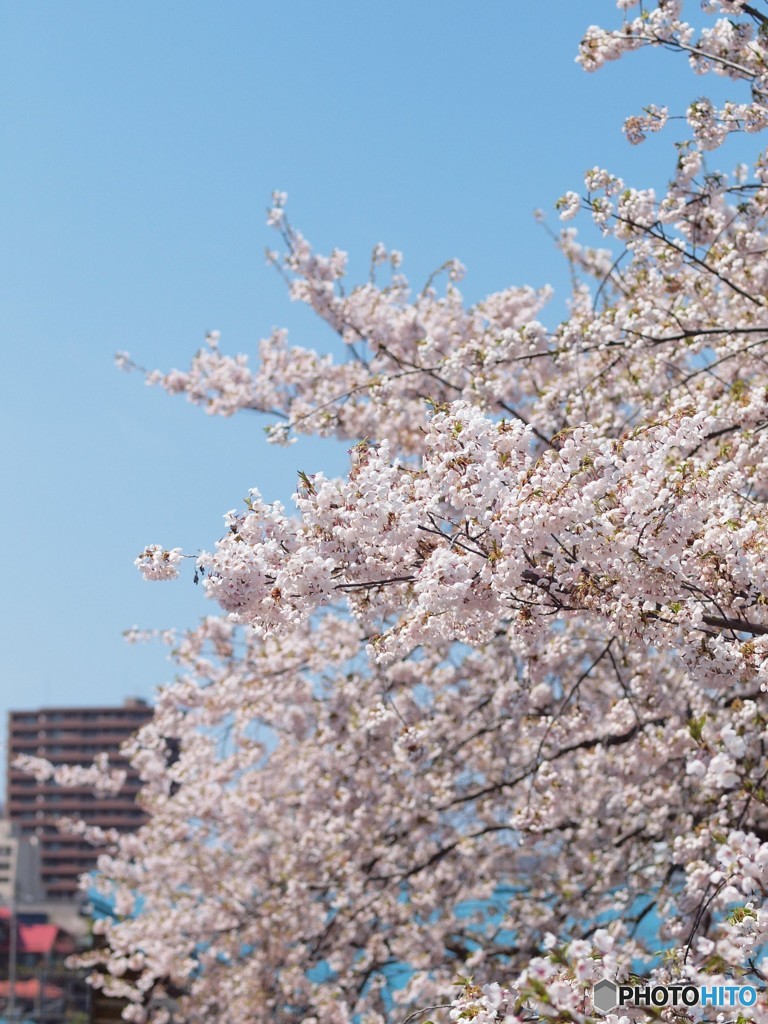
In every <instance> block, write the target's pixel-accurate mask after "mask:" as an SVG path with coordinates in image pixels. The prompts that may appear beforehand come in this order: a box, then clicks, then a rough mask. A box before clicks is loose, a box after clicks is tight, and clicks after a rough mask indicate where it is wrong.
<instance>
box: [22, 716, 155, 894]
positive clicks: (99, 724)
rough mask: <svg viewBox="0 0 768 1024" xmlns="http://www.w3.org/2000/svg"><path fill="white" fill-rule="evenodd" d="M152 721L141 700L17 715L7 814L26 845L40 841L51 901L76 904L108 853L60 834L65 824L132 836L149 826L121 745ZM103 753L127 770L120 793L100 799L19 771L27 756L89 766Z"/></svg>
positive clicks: (44, 878)
mask: <svg viewBox="0 0 768 1024" xmlns="http://www.w3.org/2000/svg"><path fill="white" fill-rule="evenodd" d="M151 717H152V708H151V707H150V706H149V705H148V704H147V703H146V702H145V701H142V700H136V699H131V700H126V701H125V702H124V703H123V704H122V705H120V706H118V707H89V708H71V707H70V708H68V707H56V708H40V709H38V710H36V711H12V712H11V713H10V715H9V720H8V775H7V780H8V781H7V786H8V790H7V802H6V813H7V816H8V818H9V819H10V821H11V822H12V823H13V824H14V825H15V826H16V827H17V829H18V832H19V833H20V835H21V836H22V837H23V838H28V839H31V838H33V837H34V838H36V845H37V846H38V848H39V851H40V872H41V877H42V886H43V890H44V895H45V899H47V900H72V899H74V898H75V897H76V896H77V892H78V885H77V882H78V877H79V875H80V874H81V873H82V872H84V871H89V870H90V869H91V868H93V867H94V865H95V862H96V858H97V856H98V855H99V853H100V852H101V851H99V850H98V849H96V848H94V847H93V846H91V845H90V844H89V843H87V842H85V841H84V840H83V839H81V838H79V837H77V836H69V835H65V834H62V833H61V832H59V830H58V829H57V827H56V820H57V818H58V817H60V816H66V817H71V818H78V819H82V820H84V821H85V822H86V823H87V824H89V825H98V826H100V827H101V828H115V829H117V830H119V831H121V832H127V831H132V830H133V829H135V828H137V827H138V826H139V825H140V824H141V823H142V821H143V820H144V818H143V814H142V811H141V809H140V808H139V807H138V806H137V805H136V802H135V800H136V794H137V793H138V790H139V780H138V777H137V776H136V773H135V772H132V771H131V770H130V768H129V766H128V764H127V762H126V761H125V760H124V759H123V758H121V757H120V746H121V744H122V743H123V742H124V741H125V740H126V739H128V737H129V736H131V734H132V733H134V732H135V731H136V730H137V729H138V728H139V726H141V725H143V724H144V722H146V721H148V719H150V718H151ZM102 751H105V752H106V753H108V754H109V758H110V762H111V763H112V764H114V765H115V766H116V767H120V768H125V769H127V770H128V778H127V779H126V782H125V785H124V786H123V788H122V790H121V791H120V792H119V793H116V794H103V793H94V791H93V790H92V789H91V788H88V787H82V788H76V789H64V788H62V787H61V786H57V785H56V784H55V783H54V782H53V781H52V780H49V781H45V782H38V781H37V780H36V779H34V778H33V777H31V776H29V775H26V774H24V773H23V772H21V771H20V770H19V769H17V768H14V767H13V761H14V759H15V758H16V757H18V756H19V755H20V754H29V755H32V756H36V757H43V758H46V759H47V760H48V761H50V762H51V763H53V764H55V765H61V764H66V765H88V764H90V763H91V762H92V760H93V758H94V756H95V755H96V754H98V753H101V752H102Z"/></svg>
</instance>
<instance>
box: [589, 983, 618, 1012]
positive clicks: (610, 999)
mask: <svg viewBox="0 0 768 1024" xmlns="http://www.w3.org/2000/svg"><path fill="white" fill-rule="evenodd" d="M618 1001H619V1000H618V989H617V988H616V985H615V984H614V983H613V982H612V981H609V980H608V979H607V978H603V980H602V981H598V983H597V984H596V985H595V986H594V987H593V989H592V1002H593V1003H594V1006H595V1009H596V1010H602V1011H603V1013H607V1012H608V1011H609V1010H612V1009H613V1008H614V1006H616V1004H617V1003H618Z"/></svg>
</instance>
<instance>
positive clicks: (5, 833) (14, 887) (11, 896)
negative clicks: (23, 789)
mask: <svg viewBox="0 0 768 1024" xmlns="http://www.w3.org/2000/svg"><path fill="white" fill-rule="evenodd" d="M40 869H41V864H40V843H39V842H38V839H37V836H29V837H28V838H24V837H23V836H22V834H21V829H20V828H19V826H18V825H15V824H14V823H13V822H11V821H8V819H7V818H0V903H2V904H4V905H6V906H10V904H11V903H12V902H13V901H14V900H15V901H16V903H17V904H21V905H22V906H23V905H26V904H29V903H38V902H39V901H40V900H43V899H45V892H44V891H43V883H42V875H41V870H40Z"/></svg>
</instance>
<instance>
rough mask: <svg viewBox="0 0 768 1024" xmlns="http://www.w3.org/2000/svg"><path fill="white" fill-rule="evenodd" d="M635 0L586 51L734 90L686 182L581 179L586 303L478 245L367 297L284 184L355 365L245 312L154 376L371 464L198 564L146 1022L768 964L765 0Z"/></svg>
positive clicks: (121, 842) (559, 994)
mask: <svg viewBox="0 0 768 1024" xmlns="http://www.w3.org/2000/svg"><path fill="white" fill-rule="evenodd" d="M617 6H618V8H620V9H621V11H622V14H621V15H620V17H619V20H620V21H621V23H620V24H619V25H618V27H614V28H597V27H594V26H593V27H591V28H589V29H588V30H587V32H586V34H585V37H584V39H583V41H582V43H581V47H580V50H579V58H578V59H579V61H580V62H581V64H582V65H583V67H584V68H585V70H587V71H593V70H596V69H598V68H599V67H600V66H601V65H602V64H603V63H605V62H606V61H608V60H612V59H615V58H619V57H622V56H623V55H624V54H626V53H627V52H629V51H631V50H635V49H638V48H641V47H654V48H656V49H663V50H668V51H675V52H676V53H677V55H678V57H679V58H682V60H687V61H688V63H689V64H690V66H691V67H692V69H693V71H694V72H695V73H696V74H697V75H705V74H714V75H718V76H721V77H724V78H726V79H729V80H730V82H731V84H732V86H733V90H734V92H735V93H736V94H737V99H736V100H733V101H728V102H726V103H724V104H722V105H717V104H715V103H714V102H712V101H710V100H708V99H702V98H698V99H695V100H693V102H691V104H690V106H689V107H688V110H687V113H685V118H684V120H683V124H684V125H685V129H684V130H685V133H686V138H685V139H684V140H683V141H682V142H678V143H677V144H676V145H677V161H676V166H675V167H674V169H673V170H674V176H673V178H672V180H671V182H670V184H669V187H668V189H667V191H666V192H665V193H664V194H661V195H657V194H656V193H655V192H654V190H653V189H649V188H645V189H644V188H635V187H632V186H629V185H626V184H625V183H624V182H622V181H621V180H620V179H619V178H617V177H616V176H614V175H613V174H611V173H610V172H609V171H607V170H604V169H601V168H595V169H593V170H591V171H589V172H588V173H587V175H586V178H585V184H584V189H583V190H579V191H573V192H569V193H567V194H566V195H565V196H564V197H563V198H562V199H561V200H560V202H559V203H558V207H559V211H560V216H561V218H562V219H563V220H564V221H567V220H569V219H570V218H572V217H575V216H577V215H581V216H582V218H585V217H586V218H591V220H592V221H594V223H595V224H596V225H597V228H598V229H599V232H600V233H601V235H602V237H603V240H604V247H594V246H589V245H587V244H584V243H583V242H580V241H579V239H578V237H577V235H576V233H575V231H574V229H573V228H572V227H570V226H565V227H563V229H562V232H561V234H560V236H559V239H558V244H559V247H560V249H561V251H562V254H563V257H564V258H565V259H567V260H568V261H569V262H570V264H571V267H572V270H573V280H574V286H573V294H572V295H571V298H570V307H569V314H568V317H567V319H566V320H565V321H564V322H562V323H560V324H559V325H558V326H556V327H554V328H552V327H547V326H545V324H544V323H543V322H542V320H540V319H539V314H540V312H541V310H542V308H543V306H544V305H545V303H546V301H547V299H548V298H549V296H550V291H549V289H542V290H538V291H537V290H535V289H532V288H529V287H511V288H509V289H507V290H505V291H503V292H500V293H497V294H493V295H490V296H488V297H487V298H486V299H484V300H483V301H482V302H479V303H477V304H475V305H471V306H469V307H467V305H466V304H465V303H464V301H463V300H462V296H461V294H460V291H459V289H458V286H457V282H458V281H459V279H460V277H461V273H462V269H463V268H462V267H461V265H460V264H459V263H458V262H456V261H451V262H449V263H446V264H445V265H444V266H443V267H442V268H441V269H440V272H439V273H438V274H437V275H435V276H434V278H433V279H431V280H430V281H429V282H428V284H427V286H426V287H424V288H423V289H422V290H421V291H419V292H418V293H416V294H415V293H414V292H413V291H411V289H410V287H409V285H408V282H407V281H406V279H405V278H404V277H403V276H402V273H401V262H402V257H401V256H400V254H399V253H397V252H394V251H388V250H386V249H385V248H384V247H383V246H377V247H376V248H375V249H374V252H373V258H372V265H371V276H370V280H368V281H367V282H366V283H364V284H362V285H358V286H354V287H349V286H345V285H344V282H345V278H346V254H345V253H343V252H340V251H334V252H332V253H331V254H330V255H329V256H323V255H320V254H318V253H316V252H315V251H314V250H313V249H312V247H311V246H310V244H309V243H308V242H307V240H306V239H305V238H304V237H303V236H302V235H301V234H300V233H299V232H298V231H297V230H296V229H295V228H294V227H293V226H292V225H291V223H290V222H289V220H288V217H287V213H286V205H285V196H284V195H282V194H279V193H278V194H276V195H275V196H274V201H273V207H272V209H271V211H270V214H269V221H270V223H271V225H272V226H273V227H274V228H275V229H276V230H277V232H278V233H279V235H280V237H281V240H282V247H281V249H282V252H281V254H279V253H277V252H274V253H271V254H270V259H271V261H272V262H273V263H275V265H276V266H277V267H278V268H279V269H280V271H281V273H282V274H283V275H284V277H285V278H286V280H287V281H288V283H289V288H290V294H291V297H292V298H294V299H296V300H300V301H302V302H305V303H307V304H308V305H309V306H311V308H312V309H313V310H314V311H315V312H316V313H317V315H318V316H319V317H320V318H321V319H322V320H323V321H325V323H327V324H328V325H330V327H331V328H332V329H333V330H334V331H335V332H336V334H337V336H338V340H339V349H340V354H339V355H338V357H336V356H334V355H327V354H320V353H319V352H317V351H314V350H313V349H311V348H301V347H295V346H291V345H289V342H288V338H287V336H286V334H285V332H283V331H277V332H275V333H274V334H273V335H272V336H271V337H269V338H268V339H266V340H265V341H262V342H261V344H260V346H259V352H258V358H257V359H256V360H253V361H252V360H250V359H248V358H247V357H246V356H242V355H238V356H230V355H227V354H225V353H224V352H223V351H222V350H221V349H220V347H219V338H218V335H217V334H215V333H214V334H211V335H209V337H208V338H207V342H206V345H205V347H204V348H203V349H202V350H201V351H200V352H198V353H197V355H196V356H195V357H194V358H193V360H192V362H191V365H190V367H189V369H188V370H186V371H172V372H170V373H161V372H149V373H147V380H148V381H149V382H150V383H152V384H157V385H160V386H161V387H163V388H165V389H166V390H167V391H168V392H170V393H172V394H183V395H185V396H186V397H187V398H188V399H189V400H190V401H192V402H194V403H196V404H199V405H201V406H202V407H203V408H205V409H206V411H207V412H209V413H212V414H216V415H224V416H229V415H233V414H235V413H237V412H240V411H242V410H251V411H253V410H255V411H257V412H259V413H261V414H263V416H264V417H265V421H266V424H267V430H268V435H269V439H270V440H271V441H273V442H274V443H276V444H284V445H289V444H290V443H291V441H292V440H293V439H294V438H295V437H296V436H297V435H298V434H301V433H304V434H314V435H319V436H329V437H336V438H340V439H343V440H345V441H346V442H347V443H349V444H350V445H351V451H350V469H349V472H348V474H347V475H346V476H345V477H343V478H339V479H329V478H327V477H326V476H324V475H323V473H322V472H315V473H312V474H309V473H307V474H305V473H302V474H300V481H299V486H298V489H297V493H296V495H295V496H294V502H295V509H293V510H292V511H290V512H288V511H286V509H285V508H283V507H282V506H281V505H280V504H269V503H267V502H265V501H264V500H263V499H262V497H261V496H260V494H259V492H258V491H257V490H254V491H252V492H251V493H250V495H249V496H248V498H247V500H246V502H245V507H244V508H243V510H242V511H232V512H229V513H227V516H226V528H225V533H224V535H223V537H222V539H220V540H219V541H218V543H217V544H216V546H215V549H214V550H212V551H211V552H208V553H204V554H202V555H201V556H199V558H197V557H196V558H195V566H196V568H195V570H194V571H195V573H196V576H197V577H198V578H202V582H203V584H204V586H205V587H206V589H207V592H208V595H209V596H210V597H211V598H212V599H213V600H214V601H215V602H216V603H217V604H218V606H219V607H220V609H221V611H222V615H221V616H218V617H217V616H211V617H209V618H207V619H206V620H205V621H204V622H203V623H202V624H201V625H200V626H199V627H198V628H197V629H194V630H192V631H190V632H187V633H183V634H178V635H166V636H165V639H166V641H167V642H168V643H169V646H170V647H171V650H172V656H173V658H174V659H175V660H176V662H177V663H178V667H179V675H178V678H177V681H176V682H175V683H173V684H172V685H169V686H167V687H166V688H165V689H164V690H163V691H162V692H161V694H160V697H159V700H158V704H157V709H156V713H155V717H154V720H153V721H152V722H151V723H150V724H148V725H147V726H145V727H144V728H143V729H142V730H141V732H140V733H139V734H138V736H137V737H136V739H135V741H133V742H132V743H131V746H130V753H131V756H132V760H133V763H134V764H135V765H136V766H137V767H138V768H139V770H140V772H141V775H142V778H143V781H144V788H143V793H142V797H141V800H142V804H143V806H144V808H145V809H146V811H147V812H148V814H149V820H148V822H147V824H146V825H144V826H143V827H142V829H141V830H140V831H139V832H138V833H136V834H134V835H128V836H121V837H119V839H118V840H117V842H116V843H115V844H114V845H113V847H112V848H111V850H110V852H109V853H108V854H105V855H104V856H103V857H102V858H101V860H100V864H99V867H100V871H101V877H102V884H103V885H104V886H105V888H106V889H107V890H108V891H110V892H111V893H113V895H114V899H115V918H114V920H112V921H108V922H105V923H104V924H103V925H102V931H103V933H104V938H105V943H106V945H105V948H104V949H102V950H97V951H94V952H93V953H92V954H90V956H89V957H88V958H86V959H88V962H89V963H91V965H92V966H93V967H94V981H95V983H96V984H98V985H104V986H105V987H106V989H107V990H108V991H109V992H111V993H113V994H118V995H123V996H125V997H126V998H127V999H128V1000H129V1006H128V1009H127V1011H126V1014H125V1015H126V1016H127V1018H128V1019H130V1020H134V1021H139V1022H140V1021H144V1020H146V1019H150V1020H151V1021H153V1022H156V1024H163V1022H166V1021H169V1020H170V1019H174V1020H180V1021H181V1020H183V1021H187V1022H201V1024H202V1022H203V1021H206V1022H207V1021H213V1022H221V1024H224V1022H237V1024H245V1022H262V1021H263V1022H266V1021H270V1022H289V1021H290V1022H294V1021H295V1022H305V1024H315V1022H318V1024H324V1022H333V1024H344V1022H352V1021H361V1022H364V1024H383V1022H385V1021H403V1020H405V1019H406V1018H407V1019H409V1020H412V1021H416V1020H424V1019H426V1017H428V1016H431V1017H433V1018H434V1019H435V1020H448V1019H449V1018H450V1019H454V1020H456V1019H471V1020H474V1021H475V1022H477V1024H487V1022H492V1021H493V1022H495V1021H501V1020H504V1021H507V1022H509V1024H515V1022H518V1021H530V1020H542V1021H566V1020H567V1021H590V1020H593V1019H597V1017H601V1019H606V1020H608V1021H614V1022H616V1021H619V1020H620V1019H621V1020H628V1019H633V1018H634V1016H638V1017H639V1019H645V1017H646V1016H647V1011H644V1010H638V1011H634V1010H631V1009H630V1010H626V1011H621V1012H622V1013H625V1014H626V1015H627V1016H624V1017H621V1018H620V1016H619V1011H616V1012H615V1013H609V1014H607V1015H602V1014H598V1013H597V1012H596V1011H595V1010H593V1007H592V1001H591V986H592V984H593V982H595V981H596V980H598V979H601V978H604V977H609V978H618V979H626V978H627V977H628V976H629V975H630V973H631V972H632V971H634V970H637V969H639V965H641V964H643V963H645V965H646V967H645V970H646V972H647V974H648V976H649V977H651V978H652V979H654V981H655V982H657V983H665V982H668V983H673V982H680V981H685V982H691V983H699V982H702V981H706V982H707V983H712V982H717V983H720V984H733V983H742V982H743V983H746V982H750V983H752V984H755V985H757V986H758V987H761V988H762V986H763V983H764V982H765V975H766V972H768V960H766V959H765V954H764V951H763V947H764V945H765V943H766V940H767V939H768V783H767V782H766V779H767V778H768V748H767V745H766V735H767V733H766V726H767V725H768V710H767V709H766V699H765V696H764V694H765V691H766V689H767V688H768V661H767V660H766V655H768V514H767V513H766V500H767V499H768V431H766V427H768V361H766V344H768V220H767V215H768V155H767V154H766V152H765V151H759V153H758V155H757V157H756V159H755V160H754V162H753V165H752V166H751V167H750V166H747V165H740V166H739V167H737V169H736V170H735V172H733V173H731V174H726V173H723V172H719V171H715V170H713V169H711V168H710V167H709V166H708V165H707V163H706V159H707V156H706V155H707V153H708V152H709V151H712V150H715V149H716V148H717V147H719V146H720V144H721V143H723V142H724V141H725V140H726V139H727V138H728V137H729V136H731V135H733V134H735V133H739V134H744V133H756V132H758V131H759V130H761V129H763V128H764V127H766V124H768V46H767V45H766V41H767V40H768V10H767V11H766V13H763V11H762V10H761V9H759V7H758V5H757V0H756V3H755V4H754V5H753V4H749V3H744V2H741V0H712V2H708V3H706V4H704V5H702V6H703V7H704V8H705V13H706V14H707V15H708V17H707V19H705V24H704V27H701V26H700V25H698V26H694V25H693V24H692V23H690V22H688V21H686V20H684V19H685V16H686V13H687V12H686V11H684V10H683V8H684V4H683V3H682V2H681V0H658V2H657V3H655V4H653V3H648V4H640V5H638V4H637V3H635V2H634V0H619V2H618V4H617ZM686 6H690V7H694V5H693V4H690V5H686ZM762 6H763V5H760V7H762ZM690 17H692V18H694V20H695V19H696V18H697V17H698V15H697V13H696V11H695V10H694V11H693V12H692V13H691V14H690ZM622 18H623V20H621V19H622ZM668 118H669V119H670V120H671V118H670V115H669V112H668V111H667V109H666V108H659V107H649V108H647V109H646V110H645V111H643V112H642V113H640V114H637V115H633V116H631V117H629V119H628V120H627V122H626V125H625V128H626V132H627V136H628V138H629V140H630V142H633V143H637V142H640V141H642V139H643V138H644V136H645V135H646V134H647V133H649V132H656V131H660V130H664V131H665V132H667V133H669V132H671V131H673V128H672V126H671V125H670V124H668ZM665 125H666V127H665ZM710 159H711V158H710ZM590 230H591V229H590ZM120 360H121V362H122V364H123V365H124V366H126V367H128V368H131V367H135V364H134V363H133V362H132V360H131V359H130V357H128V356H127V355H122V356H121V357H120ZM138 563H139V567H140V568H141V569H142V571H143V572H144V573H145V575H146V576H147V577H148V578H150V579H153V580H154V579H164V578H172V577H175V576H177V575H178V574H179V572H180V571H182V572H183V568H184V556H183V553H182V552H181V551H180V550H178V549H174V550H170V551H169V550H165V549H163V548H161V547H158V546H150V547H148V548H147V549H146V551H145V552H144V553H143V554H142V555H141V556H140V558H139V559H138ZM191 572H192V569H191V567H190V574H191ZM37 770H46V769H45V767H44V766H43V768H40V766H37ZM660 948H663V949H665V951H666V952H665V955H664V956H663V957H660V956H659V955H658V951H659V949H660ZM457 978H458V984H457ZM761 1000H762V997H761ZM426 1007H430V1009H429V1010H426V1009H425V1008H426ZM675 1012H676V1014H677V1016H678V1017H679V1018H680V1019H694V1018H692V1017H690V1015H689V1011H688V1010H686V1009H685V1008H678V1009H677V1010H676V1011H675ZM691 1012H692V1011H691ZM697 1012H698V1011H697ZM716 1012H717V1013H719V1014H720V1016H718V1017H717V1019H718V1020H730V1019H733V1020H735V1019H737V1018H738V1015H739V1013H740V1012H742V1011H741V1010H740V1009H739V1008H738V1007H734V1008H725V1009H723V1010H718V1011H715V1010H713V1011H712V1018H711V1019H715V1013H716ZM749 1013H750V1018H749V1019H752V1020H755V1021H760V1022H763V1021H768V1008H767V1007H766V1004H765V1002H764V1001H762V1002H759V1003H758V1005H757V1006H756V1007H752V1008H751V1009H750V1011H749ZM686 1015H688V1016H686ZM699 1019H700V1018H699ZM741 1019H745V1018H743V1017H742V1018H741Z"/></svg>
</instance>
